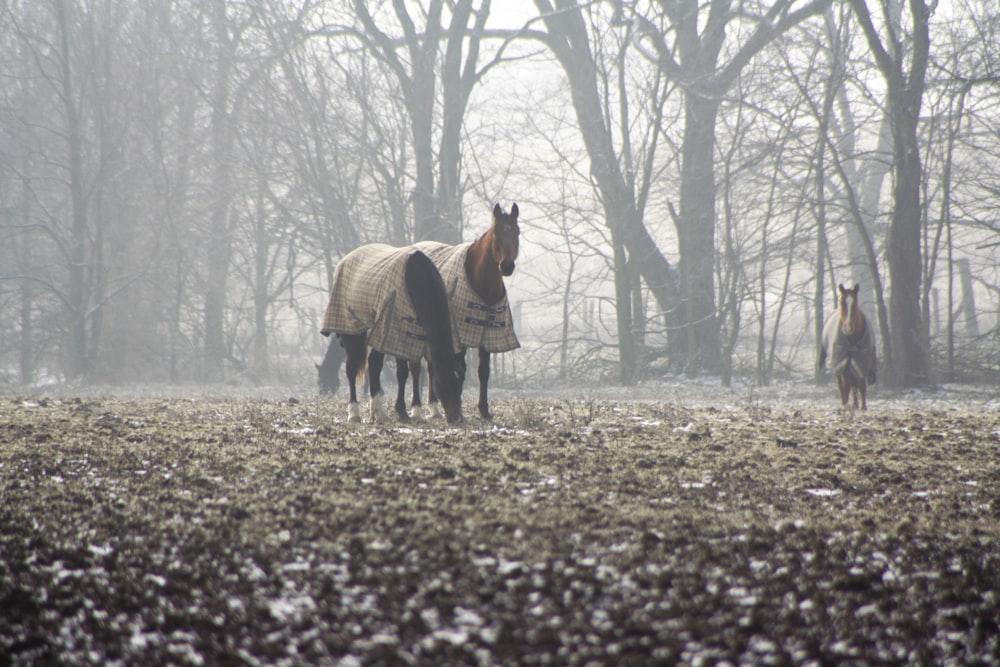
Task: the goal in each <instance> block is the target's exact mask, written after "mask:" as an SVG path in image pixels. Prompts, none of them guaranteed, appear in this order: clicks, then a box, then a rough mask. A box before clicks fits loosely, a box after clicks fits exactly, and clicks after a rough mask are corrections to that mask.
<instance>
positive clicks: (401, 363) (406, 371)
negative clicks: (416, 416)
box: [396, 357, 416, 422]
mask: <svg viewBox="0 0 1000 667" xmlns="http://www.w3.org/2000/svg"><path fill="white" fill-rule="evenodd" d="M409 375H410V366H409V362H408V361H406V359H402V358H400V357H396V415H397V416H398V417H399V419H400V421H404V422H405V421H409V420H410V415H409V413H407V412H406V398H405V397H406V380H407V379H408V378H409ZM414 382H416V378H414Z"/></svg>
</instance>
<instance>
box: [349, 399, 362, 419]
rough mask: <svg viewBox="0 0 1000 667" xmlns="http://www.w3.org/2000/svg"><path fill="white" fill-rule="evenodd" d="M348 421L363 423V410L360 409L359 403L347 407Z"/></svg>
mask: <svg viewBox="0 0 1000 667" xmlns="http://www.w3.org/2000/svg"><path fill="white" fill-rule="evenodd" d="M347 421H349V422H360V421H361V408H359V407H358V404H357V403H351V404H350V405H348V406H347Z"/></svg>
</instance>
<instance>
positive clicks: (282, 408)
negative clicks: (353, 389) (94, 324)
mask: <svg viewBox="0 0 1000 667" xmlns="http://www.w3.org/2000/svg"><path fill="white" fill-rule="evenodd" d="M834 393H835V391H834V390H833V389H832V388H831V387H825V388H815V387H811V386H806V385H797V384H789V385H786V386H783V387H777V388H770V389H767V390H760V389H750V388H743V389H737V390H723V389H718V388H710V387H700V386H690V385H687V384H685V383H682V382H681V383H676V384H671V385H659V386H647V387H643V388H640V389H634V390H627V391H626V390H609V391H604V392H599V391H597V390H594V391H592V392H591V393H590V394H588V395H581V394H580V393H579V392H576V393H574V394H572V395H570V394H565V395H560V394H551V393H546V392H533V393H525V392H498V393H497V394H496V398H495V400H494V401H493V404H492V407H493V411H494V414H495V420H494V422H493V423H492V424H490V423H485V422H482V421H480V420H478V419H476V418H474V417H472V418H470V419H469V421H468V422H467V424H466V425H464V426H462V427H459V428H450V427H447V426H445V425H444V424H443V423H442V422H419V421H418V422H411V423H408V424H400V423H397V422H391V423H389V424H385V425H372V424H367V423H365V424H348V423H346V421H345V420H344V416H345V415H346V409H345V406H344V404H343V399H342V397H338V398H336V399H333V400H329V399H326V400H321V399H318V398H315V397H314V396H312V395H311V394H312V392H311V391H310V390H303V391H301V392H289V391H287V390H269V391H255V392H252V393H243V394H240V395H235V394H233V393H232V392H229V393H227V392H215V393H212V392H204V391H199V392H198V393H197V394H195V392H187V391H185V390H180V389H175V390H172V391H170V392H165V391H152V392H145V393H143V394H141V395H139V394H136V395H126V394H124V393H122V392H120V391H116V392H110V391H109V392H107V393H106V394H101V393H99V392H94V391H89V392H86V393H82V392H81V393H77V394H74V393H73V392H71V391H69V390H60V391H50V392H48V393H41V392H33V393H31V394H26V393H22V394H13V393H7V394H4V395H0V664H15V665H16V664H66V665H87V664H101V665H104V664H109V665H115V664H118V665H139V664H142V665H167V664H174V665H237V664H239V665H305V664H309V665H345V666H346V665H368V664H421V665H424V664H426V665H445V664H453V665H477V664H480V665H494V664H497V665H499V664H568V665H575V664H579V665H583V664H608V665H611V664H615V665H621V664H641V665H645V664H678V663H684V664H720V663H723V664H724V663H727V662H728V663H729V664H734V665H735V664H751V665H754V664H760V665H765V664H778V665H782V664H788V665H808V664H815V665H822V664H833V663H840V664H843V663H850V664H859V665H865V664H871V665H876V664H915V665H916V664H949V663H951V664H977V663H978V664H993V663H995V662H996V661H997V660H998V658H1000V643H998V639H997V636H998V634H1000V627H998V623H1000V595H998V593H997V587H998V582H1000V417H998V416H997V415H998V411H997V408H998V407H1000V401H998V400H997V394H996V392H994V391H992V390H991V389H984V390H977V389H974V388H971V389H970V388H940V389H936V390H934V391H928V392H923V393H919V394H906V395H901V394H888V393H882V394H879V393H877V392H873V396H872V399H871V402H870V404H871V409H870V410H869V411H868V412H867V413H856V414H853V415H848V414H845V413H843V412H842V411H841V410H839V408H838V407H837V405H836V401H835V399H834ZM467 399H469V400H467V401H466V403H467V409H466V412H467V413H469V412H470V409H469V406H472V405H473V403H474V398H473V396H472V395H471V394H470V395H468V396H467ZM472 411H474V407H473V408H472Z"/></svg>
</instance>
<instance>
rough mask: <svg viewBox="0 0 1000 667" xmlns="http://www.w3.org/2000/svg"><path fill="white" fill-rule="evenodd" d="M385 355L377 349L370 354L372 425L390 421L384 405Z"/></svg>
mask: <svg viewBox="0 0 1000 667" xmlns="http://www.w3.org/2000/svg"><path fill="white" fill-rule="evenodd" d="M384 363H385V355H384V354H383V353H381V352H379V351H378V350H376V349H375V348H372V351H371V352H369V353H368V393H369V394H370V395H371V420H372V423H376V424H377V423H382V422H385V421H386V420H387V419H388V415H386V413H385V406H384V405H382V366H383V364H384Z"/></svg>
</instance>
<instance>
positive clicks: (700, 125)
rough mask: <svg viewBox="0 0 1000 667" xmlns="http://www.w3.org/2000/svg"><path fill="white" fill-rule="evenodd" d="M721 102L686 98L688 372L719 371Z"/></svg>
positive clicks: (683, 256)
mask: <svg viewBox="0 0 1000 667" xmlns="http://www.w3.org/2000/svg"><path fill="white" fill-rule="evenodd" d="M718 106H719V105H718V102H717V101H715V100H713V99H708V98H703V97H699V96H697V95H695V94H693V93H688V95H687V96H686V97H685V114H684V119H685V120H684V123H685V124H684V139H683V144H682V147H681V194H680V203H681V206H680V214H679V215H678V216H677V219H676V224H677V239H678V250H679V255H680V262H679V267H678V268H679V272H680V277H681V280H680V287H681V304H682V313H683V319H684V324H683V332H684V337H685V339H686V341H687V372H688V373H689V374H694V373H696V372H697V371H698V370H699V369H706V370H711V371H713V372H717V371H718V364H719V352H720V348H719V344H720V341H719V320H718V318H717V317H716V309H715V275H714V274H715V194H716V187H715V166H714V158H715V120H716V116H717V113H718Z"/></svg>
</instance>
